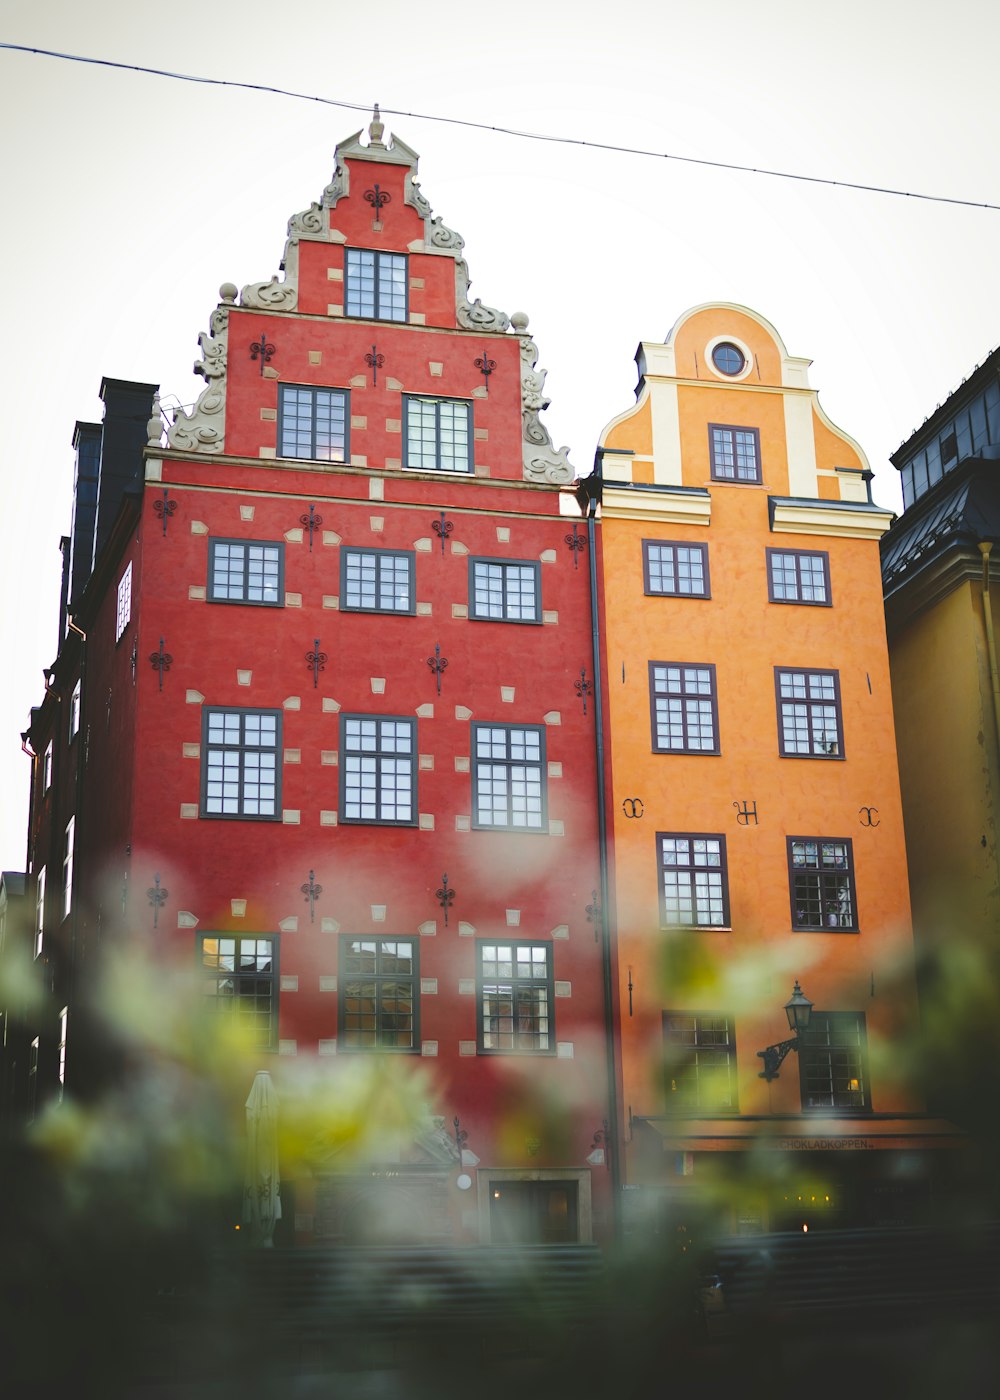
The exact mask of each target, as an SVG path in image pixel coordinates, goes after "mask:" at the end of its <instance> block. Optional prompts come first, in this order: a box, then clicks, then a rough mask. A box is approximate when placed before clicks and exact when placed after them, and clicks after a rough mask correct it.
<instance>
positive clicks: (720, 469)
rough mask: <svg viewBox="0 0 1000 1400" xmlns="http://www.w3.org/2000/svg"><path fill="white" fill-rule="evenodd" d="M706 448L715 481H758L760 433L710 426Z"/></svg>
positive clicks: (718, 424)
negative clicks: (707, 447) (707, 448)
mask: <svg viewBox="0 0 1000 1400" xmlns="http://www.w3.org/2000/svg"><path fill="white" fill-rule="evenodd" d="M708 445H709V460H710V462H711V466H712V479H713V480H714V481H760V479H761V475H760V433H759V432H758V431H757V429H756V428H730V427H726V426H725V425H724V424H721V423H710V424H709V425H708Z"/></svg>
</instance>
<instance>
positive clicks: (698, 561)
mask: <svg viewBox="0 0 1000 1400" xmlns="http://www.w3.org/2000/svg"><path fill="white" fill-rule="evenodd" d="M642 573H643V582H644V584H645V590H646V592H647V593H657V594H666V595H667V596H668V597H677V598H708V597H710V593H709V584H708V545H707V544H685V543H684V542H682V541H681V540H643V542H642Z"/></svg>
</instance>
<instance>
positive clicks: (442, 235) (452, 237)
mask: <svg viewBox="0 0 1000 1400" xmlns="http://www.w3.org/2000/svg"><path fill="white" fill-rule="evenodd" d="M424 242H425V243H429V244H430V245H431V247H432V248H454V249H456V251H458V252H461V250H462V249H463V248H464V247H465V239H464V238H463V237H462V235H461V234H460V233H456V232H455V230H454V229H452V228H448V227H447V225H446V224H444V223H442V222H441V219H440V217H438V216H435V217H434V218H432V219H431V220H430V221H429V222H428V223H427V229H426V232H425V234H424Z"/></svg>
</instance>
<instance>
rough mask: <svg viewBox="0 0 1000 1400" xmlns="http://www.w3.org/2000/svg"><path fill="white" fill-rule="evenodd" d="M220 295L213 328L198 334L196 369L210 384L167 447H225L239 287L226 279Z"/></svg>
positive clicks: (184, 449) (174, 427) (190, 449)
mask: <svg viewBox="0 0 1000 1400" xmlns="http://www.w3.org/2000/svg"><path fill="white" fill-rule="evenodd" d="M219 295H220V296H221V298H222V305H221V306H217V307H216V308H215V310H214V311H213V312H212V316H211V320H210V322H209V326H210V330H209V331H208V332H207V333H206V332H205V331H202V333H201V335H199V337H198V345H199V346H200V348H201V353H202V359H201V360H200V361H199V362H197V363H196V364H195V367H194V372H195V374H200V375H201V376H202V378H203V379H205V380H207V383H206V385H205V388H204V389H202V391H201V394H200V395H199V396H198V402H197V403H196V404H195V406H194V408H193V409H192V410H191V412H190V413H184V412H183V411H182V412H181V413H180V414H179V416H178V417H177V418H175V420H174V422H173V424H172V426H171V427H170V429H169V430H168V432H167V446H168V447H174V448H177V449H178V450H179V451H181V452H221V451H222V450H223V448H224V446H225V434H226V355H227V353H228V337H229V308H230V307H231V306H233V305H235V303H236V287H235V286H234V285H233V283H232V282H223V284H222V286H221V287H220V288H219Z"/></svg>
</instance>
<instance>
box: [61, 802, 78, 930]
mask: <svg viewBox="0 0 1000 1400" xmlns="http://www.w3.org/2000/svg"><path fill="white" fill-rule="evenodd" d="M75 845H76V817H70V819H69V821H68V822H67V823H66V837H65V840H64V842H63V910H62V916H63V918H64V919H65V917H66V915H67V914H68V913H69V911H70V910H71V909H72V908H73V849H74V847H75Z"/></svg>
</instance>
